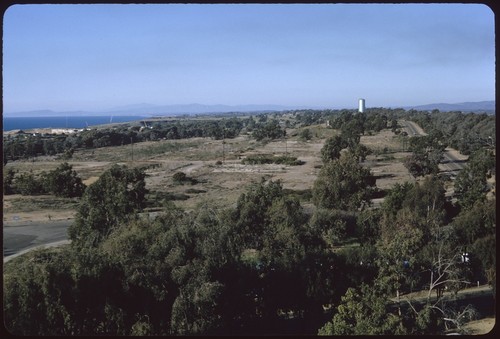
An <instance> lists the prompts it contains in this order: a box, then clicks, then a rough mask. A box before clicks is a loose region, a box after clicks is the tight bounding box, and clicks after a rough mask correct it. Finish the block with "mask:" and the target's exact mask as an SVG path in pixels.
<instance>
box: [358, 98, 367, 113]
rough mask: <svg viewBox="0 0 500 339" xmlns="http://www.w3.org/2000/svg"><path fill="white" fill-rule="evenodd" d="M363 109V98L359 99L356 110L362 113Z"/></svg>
mask: <svg viewBox="0 0 500 339" xmlns="http://www.w3.org/2000/svg"><path fill="white" fill-rule="evenodd" d="M364 111H365V99H359V108H358V112H359V113H363V112H364Z"/></svg>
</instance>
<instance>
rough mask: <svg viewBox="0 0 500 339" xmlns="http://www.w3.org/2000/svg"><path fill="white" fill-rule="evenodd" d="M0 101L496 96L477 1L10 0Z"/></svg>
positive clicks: (90, 104) (22, 107)
mask: <svg viewBox="0 0 500 339" xmlns="http://www.w3.org/2000/svg"><path fill="white" fill-rule="evenodd" d="M2 47H3V65H2V66H3V84H2V85H3V93H2V94H3V112H20V111H30V110H41V109H50V110H55V111H71V110H88V111H99V110H105V109H110V108H114V107H119V106H126V105H133V104H139V103H148V104H154V105H178V104H192V103H199V104H206V105H214V104H224V105H247V104H256V105H261V104H274V105H285V106H307V107H311V108H318V107H322V108H356V107H357V102H358V99H359V98H365V99H366V106H367V107H370V106H371V107H404V106H412V105H420V104H430V103H442V102H444V103H459V102H466V101H485V100H494V99H495V28H494V13H493V12H492V11H491V9H490V8H489V7H487V6H485V5H483V4H274V5H270V4H205V5H203V4H198V5H195V4H145V5H139V4H130V5H125V4H115V5H111V4H107V5H102V4H80V5H47V4H46V5H14V6H11V7H9V8H8V9H7V10H6V12H5V13H4V17H3V46H2Z"/></svg>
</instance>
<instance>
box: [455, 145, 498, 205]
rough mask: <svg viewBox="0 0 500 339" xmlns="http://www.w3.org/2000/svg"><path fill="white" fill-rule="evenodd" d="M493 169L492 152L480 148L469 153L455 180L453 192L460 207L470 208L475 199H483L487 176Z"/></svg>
mask: <svg viewBox="0 0 500 339" xmlns="http://www.w3.org/2000/svg"><path fill="white" fill-rule="evenodd" d="M494 170H495V160H494V156H493V154H492V153H491V152H490V151H488V150H482V151H478V152H476V153H474V154H473V155H471V157H470V159H469V163H468V164H467V165H466V166H465V168H464V169H463V170H462V171H460V173H459V174H458V176H457V179H456V180H455V194H456V196H457V199H458V204H459V205H460V207H461V208H462V209H468V208H471V207H472V206H473V205H474V204H475V203H476V201H484V199H485V198H486V192H487V178H488V177H490V176H491V174H492V172H494Z"/></svg>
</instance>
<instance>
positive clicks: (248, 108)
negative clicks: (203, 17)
mask: <svg viewBox="0 0 500 339" xmlns="http://www.w3.org/2000/svg"><path fill="white" fill-rule="evenodd" d="M324 108H327V107H308V106H282V105H235V106H230V105H202V104H188V105H152V104H147V103H141V104H133V105H127V106H120V107H114V108H110V109H107V110H103V111H98V112H96V111H64V112H56V111H51V110H36V111H27V112H15V113H10V112H6V113H4V116H6V117H42V116H45V117H50V116H52V117H64V116H113V115H115V116H146V117H147V116H161V115H164V116H172V115H179V114H210V113H229V112H274V111H286V110H296V109H324ZM329 108H330V109H342V108H340V107H329ZM403 108H404V109H406V110H409V109H416V110H419V111H432V110H434V109H438V110H440V111H442V112H447V111H462V112H476V113H488V114H495V101H480V102H462V103H458V104H446V103H438V104H428V105H419V106H406V107H403ZM350 109H354V107H350Z"/></svg>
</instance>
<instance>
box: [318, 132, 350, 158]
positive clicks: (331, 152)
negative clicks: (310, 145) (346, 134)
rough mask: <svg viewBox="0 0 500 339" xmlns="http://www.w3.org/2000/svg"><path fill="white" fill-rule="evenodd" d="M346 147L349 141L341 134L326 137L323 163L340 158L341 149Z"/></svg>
mask: <svg viewBox="0 0 500 339" xmlns="http://www.w3.org/2000/svg"><path fill="white" fill-rule="evenodd" d="M345 147H347V143H346V142H345V141H344V139H342V137H341V136H340V135H335V136H333V137H331V138H328V139H326V141H325V144H324V145H323V148H321V159H322V160H323V163H326V162H328V161H330V160H334V159H338V158H339V157H340V151H341V150H342V149H344V148H345Z"/></svg>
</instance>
